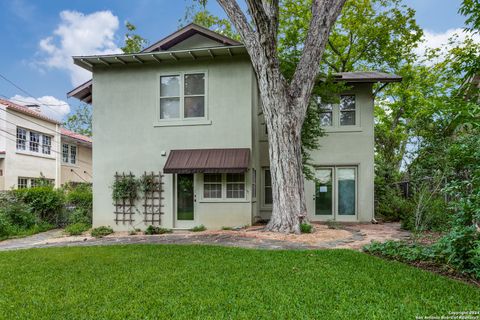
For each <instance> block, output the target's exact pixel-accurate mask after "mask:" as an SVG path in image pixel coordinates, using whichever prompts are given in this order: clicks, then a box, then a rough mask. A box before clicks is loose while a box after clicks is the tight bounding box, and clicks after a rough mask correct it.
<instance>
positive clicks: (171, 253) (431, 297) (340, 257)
mask: <svg viewBox="0 0 480 320" xmlns="http://www.w3.org/2000/svg"><path fill="white" fill-rule="evenodd" d="M479 303H480V289H478V288H476V287H473V286H470V285H466V284H463V283H460V282H456V281H453V280H450V279H447V278H445V277H442V276H438V275H435V274H431V273H428V272H425V271H422V270H418V269H415V268H413V267H409V266H406V265H403V264H401V263H397V262H393V261H384V260H381V259H379V258H376V257H372V256H369V255H366V254H363V253H359V252H354V251H348V250H324V251H260V250H246V249H234V248H223V247H209V246H181V245H177V246H167V245H130V246H108V247H73V248H53V249H35V250H26V251H16V252H0V318H1V319H16V318H25V319H134V318H142V319H168V318H182V319H221V318H230V319H254V318H255V319H258V318H266V319H267V318H268V319H287V318H288V319H314V318H315V319H372V318H378V319H414V317H415V316H416V315H417V316H427V315H437V316H441V315H447V314H448V312H449V311H474V310H478V309H479V308H480V305H479Z"/></svg>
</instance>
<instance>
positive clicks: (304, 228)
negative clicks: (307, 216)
mask: <svg viewBox="0 0 480 320" xmlns="http://www.w3.org/2000/svg"><path fill="white" fill-rule="evenodd" d="M312 231H313V226H312V225H311V224H310V223H306V222H303V223H301V224H300V232H301V233H312Z"/></svg>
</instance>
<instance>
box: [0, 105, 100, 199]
mask: <svg viewBox="0 0 480 320" xmlns="http://www.w3.org/2000/svg"><path fill="white" fill-rule="evenodd" d="M67 147H68V151H67V150H66V148H67ZM91 149H92V142H91V140H90V138H88V137H85V136H81V135H77V134H74V133H73V132H71V131H68V130H66V129H64V128H62V127H61V124H60V123H59V122H58V121H56V120H54V119H51V118H49V117H47V116H45V115H44V114H42V113H41V112H40V107H38V106H36V105H30V106H22V105H19V104H17V103H14V102H12V101H9V100H4V99H0V191H1V190H9V189H12V188H14V189H15V188H28V187H32V186H35V185H36V183H37V182H38V179H40V178H44V179H48V180H50V181H51V182H52V184H53V185H54V186H56V187H60V186H61V185H63V184H64V183H66V182H91V174H92V171H91V170H92V169H91V167H92V165H91V163H92V160H91V154H92V151H91ZM66 152H68V157H67V154H66ZM63 159H65V160H66V159H68V164H67V163H64V161H63Z"/></svg>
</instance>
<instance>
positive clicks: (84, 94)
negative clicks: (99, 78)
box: [67, 80, 93, 103]
mask: <svg viewBox="0 0 480 320" xmlns="http://www.w3.org/2000/svg"><path fill="white" fill-rule="evenodd" d="M92 86H93V81H92V80H88V81H87V82H85V83H83V84H81V85H79V86H78V87H76V88H75V89H73V90H72V91H70V92H68V93H67V97H68V98H71V97H74V98H77V99H78V100H80V101H83V102H86V103H92Z"/></svg>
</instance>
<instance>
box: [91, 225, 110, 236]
mask: <svg viewBox="0 0 480 320" xmlns="http://www.w3.org/2000/svg"><path fill="white" fill-rule="evenodd" d="M111 233H113V229H112V228H110V227H105V226H101V227H98V228H94V229H92V237H95V238H103V237H105V236H108V235H109V234H111Z"/></svg>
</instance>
